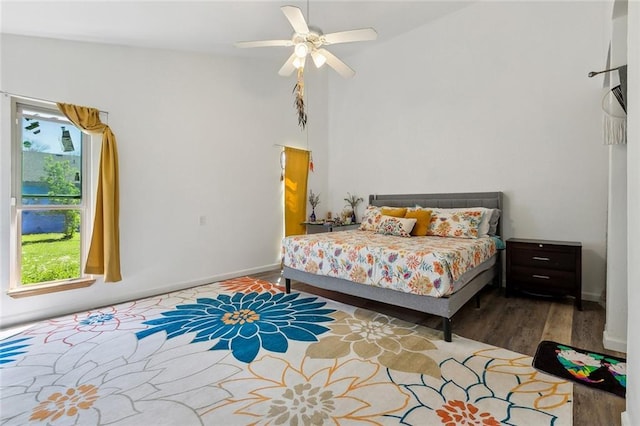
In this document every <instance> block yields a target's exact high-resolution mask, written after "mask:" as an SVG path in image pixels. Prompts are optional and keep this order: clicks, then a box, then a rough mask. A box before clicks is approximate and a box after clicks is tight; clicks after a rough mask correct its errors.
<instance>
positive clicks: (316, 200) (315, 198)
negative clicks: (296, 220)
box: [309, 189, 320, 222]
mask: <svg viewBox="0 0 640 426" xmlns="http://www.w3.org/2000/svg"><path fill="white" fill-rule="evenodd" d="M309 204H311V216H309V222H315V221H316V207H317V206H318V204H320V194H318V195H316V194H314V193H313V190H312V189H310V190H309Z"/></svg>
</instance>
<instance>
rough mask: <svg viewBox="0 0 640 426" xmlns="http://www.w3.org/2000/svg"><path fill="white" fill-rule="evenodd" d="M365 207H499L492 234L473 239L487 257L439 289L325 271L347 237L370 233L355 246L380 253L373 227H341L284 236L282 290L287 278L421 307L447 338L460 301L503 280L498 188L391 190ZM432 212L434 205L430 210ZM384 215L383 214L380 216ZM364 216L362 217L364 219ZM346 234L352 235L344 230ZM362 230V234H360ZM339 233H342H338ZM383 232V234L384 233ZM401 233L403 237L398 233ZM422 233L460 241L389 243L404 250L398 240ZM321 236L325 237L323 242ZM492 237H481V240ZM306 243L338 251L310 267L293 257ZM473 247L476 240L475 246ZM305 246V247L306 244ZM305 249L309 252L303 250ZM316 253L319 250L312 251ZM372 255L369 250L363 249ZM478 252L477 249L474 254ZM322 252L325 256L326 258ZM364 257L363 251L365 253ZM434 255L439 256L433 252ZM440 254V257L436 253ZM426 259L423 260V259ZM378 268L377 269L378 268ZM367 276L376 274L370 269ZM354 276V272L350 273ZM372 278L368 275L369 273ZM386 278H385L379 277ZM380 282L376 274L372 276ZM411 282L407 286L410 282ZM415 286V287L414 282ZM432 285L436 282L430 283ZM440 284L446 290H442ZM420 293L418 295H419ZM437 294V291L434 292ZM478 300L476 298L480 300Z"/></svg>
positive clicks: (288, 285)
mask: <svg viewBox="0 0 640 426" xmlns="http://www.w3.org/2000/svg"><path fill="white" fill-rule="evenodd" d="M369 206H371V207H368V208H367V209H368V210H369V209H374V208H382V207H387V208H401V207H408V208H410V209H411V208H415V207H416V206H419V207H421V208H423V209H428V208H432V209H462V208H463V209H472V208H477V207H482V208H485V209H493V210H494V211H496V210H497V212H498V213H499V215H497V216H498V217H499V219H497V218H496V219H495V223H494V224H493V228H494V229H493V230H492V235H493V236H490V237H483V238H477V240H478V243H482V244H484V246H482V247H485V248H481V249H478V248H476V249H475V250H476V251H490V253H489V255H488V256H487V258H486V259H481V262H480V261H479V262H476V264H475V265H470V268H469V270H467V271H458V272H459V273H457V274H454V273H450V274H449V275H452V282H451V283H447V284H446V285H444V284H441V285H440V286H439V287H440V288H439V289H436V290H439V292H438V291H434V289H430V291H431V292H430V293H429V292H426V291H425V292H420V291H414V290H415V288H413V287H412V288H406V287H402V285H401V284H398V283H392V282H390V280H389V282H388V284H389V285H385V286H379V284H375V285H369V284H370V283H368V282H364V281H367V277H364V279H360V277H359V278H358V279H357V280H353V279H348V278H345V276H344V274H343V276H339V274H338V273H331V272H328V271H329V270H331V271H333V272H335V270H336V268H335V267H334V268H333V269H332V268H331V267H330V266H326V265H330V264H332V262H333V264H336V263H337V262H340V260H338V259H334V258H333V257H332V256H334V254H335V253H334V252H342V246H340V244H342V243H344V242H345V241H346V244H348V243H349V240H353V239H355V241H362V240H367V239H368V238H371V240H370V241H371V247H362V246H361V245H359V246H358V249H359V250H361V251H362V250H365V251H366V250H368V252H367V253H374V254H375V253H382V252H381V250H384V248H381V247H380V246H379V244H380V243H379V242H380V238H381V237H380V236H379V235H376V236H374V234H377V233H375V232H370V231H360V230H352V231H341V232H337V233H325V234H314V235H307V236H291V237H286V238H285V239H284V240H283V277H284V278H285V286H286V292H287V293H289V292H291V280H295V281H300V282H302V283H306V284H309V285H312V286H315V287H320V288H324V289H327V290H331V291H335V292H339V293H344V294H349V295H354V296H358V297H363V298H365V299H369V300H374V301H378V302H383V303H388V304H392V305H397V306H403V307H407V308H410V309H414V310H417V311H420V312H425V313H428V314H432V315H437V316H440V317H442V324H443V326H442V327H443V335H444V340H445V341H447V342H451V338H452V336H451V318H452V317H453V315H454V314H455V313H456V312H457V311H458V310H459V309H460V308H461V307H462V306H464V305H465V304H466V303H467V302H468V301H469V300H470V299H472V298H473V297H474V296H476V295H477V294H478V292H479V291H480V290H482V289H483V288H484V287H485V286H486V285H487V284H489V283H491V282H496V283H498V284H500V283H501V271H502V261H501V257H502V254H501V250H500V249H501V248H502V245H501V244H500V240H499V238H498V237H497V236H500V235H502V219H503V218H504V211H503V206H502V192H471V193H443V194H392V195H370V196H369ZM434 211H435V210H434ZM384 217H386V216H384ZM363 220H364V218H363ZM348 233H350V234H348ZM358 233H360V234H358ZM339 234H342V235H339ZM383 237H384V236H383ZM396 238H402V237H396ZM421 238H424V239H425V241H426V239H433V240H438V239H443V240H458V241H457V242H456V244H455V246H456V247H457V246H458V245H459V244H458V243H462V240H463V238H443V237H437V236H436V237H433V236H431V237H416V238H405V241H407V243H396V241H398V240H393V239H390V240H389V246H392V245H393V246H394V247H390V248H391V249H397V250H399V251H398V252H403V253H404V251H402V250H404V249H405V248H406V247H404V246H400V245H399V244H408V241H409V240H412V239H413V240H416V241H419V239H421ZM320 239H325V240H324V241H321V240H320ZM487 239H488V240H490V242H487V241H479V240H487ZM304 244H310V245H313V246H318V245H320V244H327V246H326V247H331V248H333V247H337V245H338V246H339V247H340V249H339V250H335V249H332V250H321V251H320V255H321V256H322V257H323V259H322V262H321V263H322V267H320V268H319V267H316V265H314V267H313V268H310V267H309V266H308V265H304V266H303V265H301V263H304V260H302V262H300V261H296V260H295V259H296V256H298V257H297V259H298V260H300V259H301V258H300V256H301V255H302V254H301V253H299V252H298V253H294V251H296V252H297V251H298V250H303V249H301V247H304ZM487 244H489V245H491V244H493V248H491V249H490V250H489V249H487V248H486V247H488V245H487ZM476 246H477V245H476ZM307 250H308V249H307ZM307 254H308V252H307ZM316 254H317V253H316ZM367 255H369V256H370V254H367ZM476 255H477V254H476ZM325 256H326V258H325ZM363 256H364V255H363ZM433 256H439V255H438V254H433ZM438 259H440V258H438ZM422 261H423V262H424V260H422ZM377 269H381V268H377ZM384 273H385V271H382V272H378V273H377V274H378V275H380V274H382V275H384ZM369 275H375V274H372V273H371V272H369ZM351 276H353V275H351ZM369 278H370V277H369ZM383 278H384V277H383ZM376 279H377V280H378V281H384V279H382V280H380V279H379V277H378V278H376ZM409 287H411V286H409ZM414 287H415V286H414ZM431 287H434V286H431ZM443 288H444V290H442V289H443ZM421 293H422V294H421ZM438 293H439V294H438ZM478 303H479V302H478Z"/></svg>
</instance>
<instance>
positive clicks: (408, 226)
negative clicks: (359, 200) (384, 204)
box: [376, 215, 418, 237]
mask: <svg viewBox="0 0 640 426" xmlns="http://www.w3.org/2000/svg"><path fill="white" fill-rule="evenodd" d="M417 221H418V220H417V219H415V218H410V219H407V218H403V217H393V216H386V215H382V218H381V219H380V223H379V224H378V228H377V229H376V233H378V234H383V235H397V236H399V237H410V236H411V230H412V229H413V227H414V226H415V224H416V222H417Z"/></svg>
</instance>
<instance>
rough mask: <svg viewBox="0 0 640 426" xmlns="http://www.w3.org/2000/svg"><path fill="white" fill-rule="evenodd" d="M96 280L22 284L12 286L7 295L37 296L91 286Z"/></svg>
mask: <svg viewBox="0 0 640 426" xmlns="http://www.w3.org/2000/svg"><path fill="white" fill-rule="evenodd" d="M95 282H96V280H95V279H94V278H79V279H77V280H73V281H63V282H56V283H47V284H31V285H25V286H21V287H20V288H12V289H11V290H9V291H7V295H9V297H13V298H20V297H29V296H37V295H40V294H48V293H55V292H58V291H66V290H74V289H76V288H83V287H89V286H91V285H92V284H93V283H95Z"/></svg>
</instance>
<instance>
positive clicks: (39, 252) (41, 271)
mask: <svg viewBox="0 0 640 426" xmlns="http://www.w3.org/2000/svg"><path fill="white" fill-rule="evenodd" d="M80 247H81V246H80V234H79V233H75V234H74V235H73V236H72V237H71V238H67V237H65V235H64V233H45V234H30V235H23V236H22V268H21V271H22V284H23V285H30V284H31V285H33V284H39V283H43V282H48V281H59V280H67V279H77V278H80V277H81V276H82V273H81V270H80V250H81V249H80Z"/></svg>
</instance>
